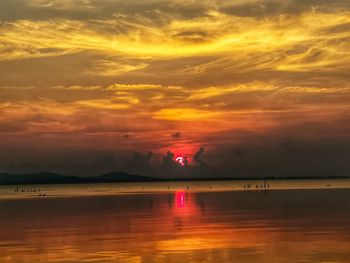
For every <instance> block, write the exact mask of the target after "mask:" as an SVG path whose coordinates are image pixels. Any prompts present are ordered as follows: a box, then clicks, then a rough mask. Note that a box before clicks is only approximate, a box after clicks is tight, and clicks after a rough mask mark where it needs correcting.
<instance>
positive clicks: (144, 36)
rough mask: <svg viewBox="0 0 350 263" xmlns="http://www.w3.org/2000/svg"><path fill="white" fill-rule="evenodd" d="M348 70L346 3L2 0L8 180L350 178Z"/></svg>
mask: <svg viewBox="0 0 350 263" xmlns="http://www.w3.org/2000/svg"><path fill="white" fill-rule="evenodd" d="M349 72H350V2H349V1H348V0H333V1H326V0H318V1H316V0H303V1H301V0H283V1H280V0H278V1H277V0H244V1H243V0H234V1H233V0H227V1H223V0H210V1H209V0H201V1H199V0H198V1H197V0H137V1H136V0H135V1H121V0H74V1H66V0H0V171H2V172H13V173H27V172H39V171H51V172H57V173H63V174H77V175H86V176H89V175H96V174H100V173H104V172H110V171H126V172H131V173H139V174H147V175H156V176H172V177H174V176H176V177H182V176H195V177H249V176H253V177H256V176H344V175H349V171H350V140H349V138H350V74H349ZM178 156H184V157H187V160H188V164H186V167H181V165H179V164H177V163H175V162H174V159H175V158H176V157H178Z"/></svg>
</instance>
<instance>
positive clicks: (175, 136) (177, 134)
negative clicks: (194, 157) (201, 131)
mask: <svg viewBox="0 0 350 263" xmlns="http://www.w3.org/2000/svg"><path fill="white" fill-rule="evenodd" d="M181 136H182V134H181V132H175V133H173V134H172V135H171V137H172V138H173V139H179V138H180V137H181Z"/></svg>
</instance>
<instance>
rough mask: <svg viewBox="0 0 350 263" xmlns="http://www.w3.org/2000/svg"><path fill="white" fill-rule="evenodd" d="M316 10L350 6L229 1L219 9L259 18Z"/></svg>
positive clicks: (298, 0)
mask: <svg viewBox="0 0 350 263" xmlns="http://www.w3.org/2000/svg"><path fill="white" fill-rule="evenodd" d="M314 9H316V10H318V11H323V12H331V11H337V10H349V9H350V4H349V2H348V1H346V0H336V1H331V2H330V1H327V0H321V1H319V0H306V1H304V0H286V1H278V0H256V1H253V2H252V1H246V2H245V1H241V2H239V3H237V2H233V1H228V2H227V3H225V4H224V5H223V6H222V7H220V8H219V10H220V11H222V12H224V13H227V14H230V15H235V16H243V17H258V18H259V17H266V16H277V15H282V14H289V15H297V14H301V13H303V12H310V11H312V10H314Z"/></svg>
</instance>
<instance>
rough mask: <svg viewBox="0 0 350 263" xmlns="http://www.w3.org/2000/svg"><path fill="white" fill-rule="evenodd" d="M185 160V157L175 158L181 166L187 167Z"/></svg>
mask: <svg viewBox="0 0 350 263" xmlns="http://www.w3.org/2000/svg"><path fill="white" fill-rule="evenodd" d="M185 160H186V157H184V156H178V157H176V158H175V161H176V162H177V163H178V164H180V165H181V166H185Z"/></svg>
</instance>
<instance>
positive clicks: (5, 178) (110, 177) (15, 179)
mask: <svg viewBox="0 0 350 263" xmlns="http://www.w3.org/2000/svg"><path fill="white" fill-rule="evenodd" d="M325 179H350V176H349V177H346V176H329V177H321V176H320V177H311V176H300V177H276V176H271V177H254V178H253V177H251V178H242V177H236V178H235V177H230V178H226V177H225V178H222V177H221V178H157V177H148V176H141V175H133V174H127V173H124V172H117V173H108V174H104V175H100V176H93V177H79V176H66V175H59V174H54V173H46V172H43V173H34V174H9V173H0V185H35V184H37V185H42V184H99V183H142V182H169V183H170V182H202V181H254V180H325Z"/></svg>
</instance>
